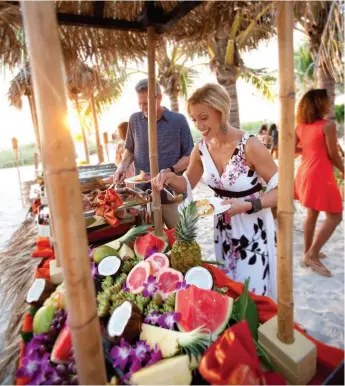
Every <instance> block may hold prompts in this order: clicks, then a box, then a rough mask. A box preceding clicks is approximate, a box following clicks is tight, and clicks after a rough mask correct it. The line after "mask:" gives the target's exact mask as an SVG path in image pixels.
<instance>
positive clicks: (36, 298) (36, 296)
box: [26, 279, 55, 307]
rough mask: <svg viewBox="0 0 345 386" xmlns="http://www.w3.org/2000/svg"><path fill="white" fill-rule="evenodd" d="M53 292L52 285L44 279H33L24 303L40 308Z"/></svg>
mask: <svg viewBox="0 0 345 386" xmlns="http://www.w3.org/2000/svg"><path fill="white" fill-rule="evenodd" d="M54 291H55V286H54V284H52V283H50V282H49V281H47V280H45V279H35V280H34V282H33V283H32V286H31V287H30V289H29V291H28V293H27V295H26V302H27V303H28V304H31V305H33V306H37V307H40V306H41V305H43V303H44V302H45V301H46V300H47V299H48V298H49V296H50V295H51V294H52V293H53V292H54Z"/></svg>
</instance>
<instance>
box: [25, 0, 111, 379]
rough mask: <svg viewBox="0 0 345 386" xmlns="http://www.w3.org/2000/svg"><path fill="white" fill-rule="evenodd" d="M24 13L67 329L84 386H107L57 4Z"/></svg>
mask: <svg viewBox="0 0 345 386" xmlns="http://www.w3.org/2000/svg"><path fill="white" fill-rule="evenodd" d="M21 8H22V14H23V20H24V30H25V38H26V41H27V46H28V52H29V59H30V64H31V68H32V71H33V85H34V92H35V96H36V98H37V107H38V108H37V112H38V121H39V129H40V134H41V138H42V145H43V146H42V161H43V165H44V174H45V181H46V184H47V191H48V192H47V193H48V199H49V205H50V213H51V216H52V217H53V218H54V232H55V234H54V236H55V237H56V242H57V243H58V246H59V252H61V253H60V254H59V255H60V258H61V265H62V268H63V275H64V279H65V286H66V295H67V310H68V324H69V327H70V329H71V334H72V341H73V347H74V353H75V357H76V365H77V372H78V378H79V384H85V385H89V384H91V385H100V384H105V383H106V373H105V363H104V354H103V348H102V342H101V336H100V325H99V320H98V317H97V307H96V298H95V289H94V284H93V282H92V278H91V270H90V262H89V258H88V243H87V236H86V230H85V222H84V217H83V214H82V202H81V195H80V185H79V180H78V171H77V167H76V163H75V153H74V146H73V141H72V137H71V134H70V131H69V128H68V127H67V93H66V87H65V82H64V65H63V59H62V52H61V46H60V42H59V35H58V26H57V20H56V15H55V8H54V3H53V2H50V1H33V2H31V1H24V0H22V1H21Z"/></svg>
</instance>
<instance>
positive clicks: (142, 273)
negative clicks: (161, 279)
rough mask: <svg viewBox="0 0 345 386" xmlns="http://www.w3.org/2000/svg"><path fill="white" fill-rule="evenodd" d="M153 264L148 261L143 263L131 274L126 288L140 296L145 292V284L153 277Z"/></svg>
mask: <svg viewBox="0 0 345 386" xmlns="http://www.w3.org/2000/svg"><path fill="white" fill-rule="evenodd" d="M151 272H152V268H151V264H150V263H148V262H147V261H141V262H140V263H138V264H137V265H136V266H135V267H133V268H132V270H131V271H130V272H129V274H128V276H127V280H126V286H127V288H129V290H130V292H132V293H133V294H139V293H141V292H143V291H144V283H146V281H147V279H148V277H149V276H150V275H151Z"/></svg>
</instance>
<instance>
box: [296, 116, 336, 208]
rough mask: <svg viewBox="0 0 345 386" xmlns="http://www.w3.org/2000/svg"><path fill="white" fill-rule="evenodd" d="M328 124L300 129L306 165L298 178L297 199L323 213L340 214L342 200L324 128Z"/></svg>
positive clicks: (297, 131) (298, 173)
mask: <svg viewBox="0 0 345 386" xmlns="http://www.w3.org/2000/svg"><path fill="white" fill-rule="evenodd" d="M326 122H327V121H326V120H321V121H317V122H314V123H312V124H301V125H298V126H297V129H296V134H297V136H298V138H299V140H300V145H301V147H302V163H301V165H300V167H299V168H298V171H297V174H296V178H295V199H297V200H299V201H300V203H301V204H302V205H303V206H304V207H306V208H311V209H315V210H317V211H319V212H328V213H339V212H342V210H343V203H342V198H341V195H340V191H339V189H338V186H337V183H336V181H335V178H334V171H333V165H332V163H331V161H330V159H329V158H328V152H327V145H326V139H325V136H324V133H323V126H324V124H325V123H326Z"/></svg>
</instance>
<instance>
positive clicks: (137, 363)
mask: <svg viewBox="0 0 345 386" xmlns="http://www.w3.org/2000/svg"><path fill="white" fill-rule="evenodd" d="M141 368H142V364H141V360H140V359H134V361H133V362H132V365H131V367H130V369H129V374H130V375H132V374H133V373H135V372H136V371H139V370H140V369H141Z"/></svg>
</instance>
